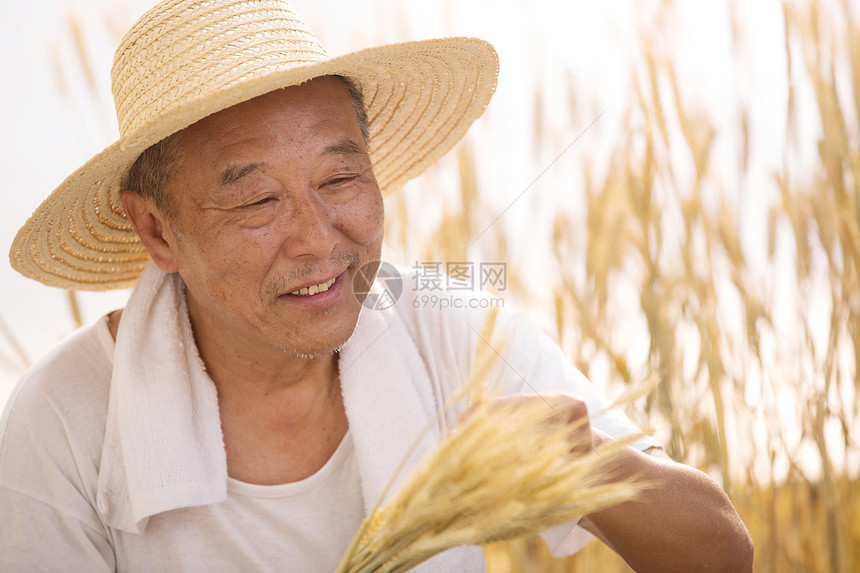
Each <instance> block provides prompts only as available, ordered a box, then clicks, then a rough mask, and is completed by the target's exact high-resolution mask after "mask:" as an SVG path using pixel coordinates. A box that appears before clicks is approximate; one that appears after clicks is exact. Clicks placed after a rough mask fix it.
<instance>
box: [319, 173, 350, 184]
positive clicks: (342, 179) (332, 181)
mask: <svg viewBox="0 0 860 573" xmlns="http://www.w3.org/2000/svg"><path fill="white" fill-rule="evenodd" d="M355 177H356V176H355V175H344V176H341V177H335V178H334V179H329V180H328V181H326V185H338V184H340V183H345V182H347V181H352V180H353V179H355Z"/></svg>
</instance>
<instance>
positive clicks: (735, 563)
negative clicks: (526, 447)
mask: <svg viewBox="0 0 860 573" xmlns="http://www.w3.org/2000/svg"><path fill="white" fill-rule="evenodd" d="M532 400H541V401H544V402H546V405H547V425H548V434H549V433H550V432H549V428H550V426H551V425H553V424H558V423H564V424H566V425H568V426H569V428H570V432H569V433H568V434H567V436H568V439H569V440H570V451H571V455H581V454H583V453H586V452H588V451H590V450H592V449H594V448H595V447H598V446H599V445H600V444H602V443H604V442H605V441H608V440H611V439H612V438H610V437H609V436H607V435H606V434H604V433H602V432H600V431H599V430H596V429H594V428H592V427H591V425H590V423H589V418H588V412H587V409H586V407H585V404H584V403H583V402H582V401H581V400H579V399H577V398H575V397H573V396H570V395H566V394H549V395H544V396H526V395H518V394H515V395H509V396H504V397H501V398H497V399H495V400H494V403H499V404H501V403H504V404H506V405H508V406H509V405H510V404H511V402H522V403H523V404H526V403H527V402H528V401H532ZM471 411H472V409H471V408H470V409H468V410H466V411H465V412H464V413H463V416H462V417H461V420H462V419H465V418H466V417H468V416H469V415H470V413H471ZM556 427H557V426H556ZM607 470H608V474H609V476H610V477H609V479H610V480H611V481H620V480H626V479H630V478H632V477H634V476H636V477H637V478H638V479H642V480H643V481H646V482H649V483H652V484H654V485H653V487H650V488H648V489H646V490H645V491H643V492H641V493H640V494H639V496H638V497H637V498H636V499H635V500H632V501H628V502H625V503H621V504H619V505H616V506H614V507H610V508H608V509H605V510H602V511H599V512H596V513H594V514H591V515H588V516H585V517H583V519H582V520H581V522H580V525H581V526H582V527H584V528H585V529H586V530H588V531H589V532H591V533H593V534H594V535H595V536H596V537H598V538H599V539H601V540H602V541H604V542H605V543H606V544H607V545H609V546H610V547H612V549H613V550H615V551H616V552H617V553H618V554H619V555H621V557H623V558H624V560H625V561H627V563H628V564H629V565H630V566H631V567H632V568H633V569H635V570H636V571H638V572H640V573H642V572H649V571H655V572H657V571H658V572H661V573H671V572H673V571H678V572H682V571H683V572H691V571H726V572H736V571H737V572H744V571H751V570H752V560H753V545H752V540H751V539H750V536H749V533H748V532H747V530H746V527H745V526H744V524H743V522H742V521H741V519H740V517H739V516H738V514H737V512H736V511H735V509H734V507H733V506H732V504H731V502H730V501H729V499H728V497H727V496H726V494H725V493H724V492H723V490H722V489H721V488H720V487H719V486H718V485H717V483H716V482H715V481H714V480H713V479H711V478H710V477H709V476H708V475H706V474H705V473H703V472H701V471H699V470H696V469H694V468H691V467H689V466H685V465H683V464H679V463H676V462H674V461H672V460H671V459H670V458H669V457H668V456H667V455H666V454H665V453H664V452H663V450H661V449H659V448H650V449H649V450H646V452H640V451H639V450H636V449H635V448H632V447H627V448H626V450H625V452H624V455H623V456H621V457H620V458H616V459H615V460H614V461H612V462H610V463H609V467H607Z"/></svg>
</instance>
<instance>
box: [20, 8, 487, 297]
mask: <svg viewBox="0 0 860 573" xmlns="http://www.w3.org/2000/svg"><path fill="white" fill-rule="evenodd" d="M497 73H498V60H497V57H496V53H495V51H494V50H493V48H492V46H490V45H489V44H487V43H486V42H483V41H481V40H476V39H471V38H446V39H441V40H428V41H421V42H408V43H403V44H394V45H390V46H382V47H379V48H372V49H368V50H363V51H359V52H355V53H352V54H348V55H345V56H341V57H337V58H330V57H329V56H328V55H327V54H326V51H325V49H324V48H323V47H322V45H320V42H319V40H318V39H317V38H316V37H315V36H314V35H313V33H311V31H310V30H309V29H308V27H307V26H306V25H305V24H304V23H303V22H302V21H301V20H299V18H298V17H297V16H296V15H295V14H294V13H293V12H292V11H291V10H290V7H289V6H288V5H287V4H286V3H285V2H283V1H278V0H202V1H201V0H167V1H165V2H162V3H161V4H159V5H158V6H156V7H155V8H153V9H152V10H150V11H149V12H147V13H146V14H144V15H143V16H142V17H141V19H140V20H138V22H137V23H136V24H135V25H134V26H133V27H132V29H131V30H130V31H129V32H128V34H126V36H125V38H123V40H122V42H121V43H120V46H119V48H118V49H117V51H116V55H115V57H114V65H113V71H112V83H113V94H114V102H115V104H116V111H117V120H118V122H119V130H120V138H119V140H118V141H117V142H116V143H114V144H113V145H111V146H109V147H107V148H106V149H105V150H104V151H102V152H101V153H99V154H98V155H96V156H95V157H93V158H92V159H91V160H90V161H88V162H87V163H86V164H85V165H84V166H83V167H81V168H80V169H78V170H77V171H75V172H74V173H73V174H72V175H71V176H70V177H68V178H67V179H66V180H65V181H63V183H62V184H61V185H60V186H59V187H58V188H57V189H55V190H54V192H53V193H51V195H50V196H49V197H48V198H47V199H46V200H45V201H44V202H43V203H42V204H41V205H40V206H39V208H38V209H37V210H36V212H35V213H33V215H32V216H31V217H30V219H29V220H28V221H27V223H26V224H25V225H24V226H23V227H22V228H21V230H20V231H18V234H17V235H16V236H15V240H14V241H13V242H12V248H11V250H10V252H9V258H10V260H11V261H12V266H13V267H14V268H15V269H16V270H17V271H18V272H20V273H22V274H23V275H25V276H28V277H30V278H33V279H36V280H37V281H39V282H42V283H44V284H47V285H52V286H58V287H63V288H69V289H78V290H108V289H115V288H124V287H128V286H132V285H133V284H134V283H135V281H136V279H137V277H138V275H139V274H140V272H141V271H142V270H143V267H144V265H145V264H146V261H147V260H148V259H149V256H148V255H147V253H146V250H145V249H144V247H143V245H142V244H141V243H140V240H139V239H138V236H137V234H136V233H135V232H134V229H133V228H132V227H131V224H130V223H129V221H128V220H127V219H126V217H125V215H124V213H123V209H122V204H121V203H120V199H119V193H120V181H121V180H122V178H123V177H124V176H125V175H126V173H127V172H128V170H129V168H130V167H131V165H132V164H133V163H134V161H135V160H136V159H137V157H138V156H139V155H140V154H141V153H142V152H143V151H144V150H145V149H146V148H148V147H149V146H151V145H153V144H155V143H157V142H158V141H160V140H161V139H163V138H165V137H167V136H168V135H170V134H172V133H175V132H177V131H179V130H181V129H183V128H185V127H187V126H189V125H191V124H193V123H194V122H196V121H198V120H200V119H203V118H204V117H206V116H208V115H210V114H212V113H215V112H217V111H220V110H223V109H225V108H228V107H230V106H233V105H235V104H238V103H241V102H243V101H246V100H249V99H252V98H254V97H256V96H259V95H262V94H265V93H267V92H270V91H272V90H275V89H278V88H282V87H286V86H291V85H296V84H300V83H302V82H304V81H307V80H309V79H312V78H315V77H319V76H324V75H342V76H347V77H349V78H352V79H353V81H355V82H356V83H357V84H358V85H359V86H360V88H361V90H362V91H363V93H364V99H365V106H366V108H367V115H368V119H369V122H370V138H371V142H370V143H371V160H372V162H373V165H374V171H375V173H376V178H377V180H378V182H379V185H380V187H381V188H382V190H383V192H384V193H388V192H391V191H392V190H394V189H396V188H397V187H399V186H401V185H402V184H403V183H405V182H406V181H407V180H409V179H411V178H413V177H415V176H416V175H418V174H420V173H421V172H422V171H424V170H425V169H426V168H427V167H428V166H429V165H430V164H432V163H433V162H434V161H436V160H437V159H438V158H439V157H440V156H442V155H443V154H444V153H445V152H446V151H448V150H449V149H450V148H451V147H452V146H453V145H454V144H455V143H457V141H459V140H460V138H461V137H462V136H463V134H464V133H465V131H466V129H467V128H468V126H469V125H470V124H471V123H472V122H473V121H474V120H475V119H476V118H477V117H478V116H479V115H481V113H483V111H484V108H485V107H486V105H487V103H488V102H489V100H490V97H491V96H492V94H493V91H494V90H495V86H496V76H497Z"/></svg>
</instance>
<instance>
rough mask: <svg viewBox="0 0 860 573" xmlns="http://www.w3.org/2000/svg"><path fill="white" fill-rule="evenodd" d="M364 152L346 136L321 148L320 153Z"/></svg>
mask: <svg viewBox="0 0 860 573" xmlns="http://www.w3.org/2000/svg"><path fill="white" fill-rule="evenodd" d="M365 153H366V152H365V150H364V149H362V147H361V146H360V145H359V144H357V143H356V142H355V141H353V140H352V139H350V138H348V137H344V138H343V139H341V140H340V141H338V142H337V143H335V144H333V145H329V146H328V147H326V148H325V149H323V152H322V155H357V154H361V155H363V154H365Z"/></svg>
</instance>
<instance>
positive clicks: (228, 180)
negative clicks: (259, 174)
mask: <svg viewBox="0 0 860 573" xmlns="http://www.w3.org/2000/svg"><path fill="white" fill-rule="evenodd" d="M261 167H262V164H260V163H247V164H244V165H236V164H231V165H228V166H227V167H225V168H224V170H223V171H222V172H221V176H220V177H219V178H218V182H219V183H220V184H221V187H227V186H228V185H232V184H233V183H235V182H237V181H238V180H240V179H241V178H243V177H246V176H247V175H250V174H251V173H253V172H254V171H257V170H258V169H260V168H261Z"/></svg>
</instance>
